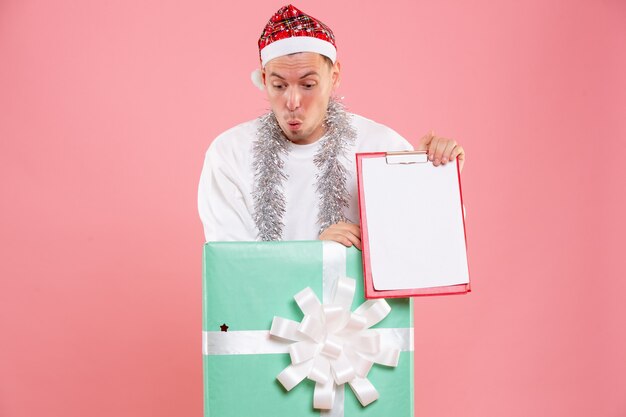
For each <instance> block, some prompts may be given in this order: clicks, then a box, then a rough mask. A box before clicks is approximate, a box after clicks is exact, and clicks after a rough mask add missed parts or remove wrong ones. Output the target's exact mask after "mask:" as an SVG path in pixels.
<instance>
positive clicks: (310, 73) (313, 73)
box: [300, 71, 319, 79]
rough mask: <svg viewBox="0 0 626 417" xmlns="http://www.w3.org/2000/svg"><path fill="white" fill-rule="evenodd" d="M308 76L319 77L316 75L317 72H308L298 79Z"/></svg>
mask: <svg viewBox="0 0 626 417" xmlns="http://www.w3.org/2000/svg"><path fill="white" fill-rule="evenodd" d="M310 75H319V74H318V73H317V71H309V72H307V73H306V74H304V75H303V76H302V77H300V79H303V78H306V77H308V76H310Z"/></svg>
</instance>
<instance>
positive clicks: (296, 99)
mask: <svg viewBox="0 0 626 417" xmlns="http://www.w3.org/2000/svg"><path fill="white" fill-rule="evenodd" d="M287 95H288V96H287V109H289V111H294V110H297V109H298V107H300V93H299V92H298V89H297V88H293V87H292V88H290V89H289V91H288V92H287Z"/></svg>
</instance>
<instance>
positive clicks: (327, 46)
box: [198, 5, 465, 249]
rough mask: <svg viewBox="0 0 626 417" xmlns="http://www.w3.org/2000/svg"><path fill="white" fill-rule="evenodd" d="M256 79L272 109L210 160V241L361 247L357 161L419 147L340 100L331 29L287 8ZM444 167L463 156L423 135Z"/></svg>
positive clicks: (204, 194) (269, 29) (232, 135)
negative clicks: (348, 108)
mask: <svg viewBox="0 0 626 417" xmlns="http://www.w3.org/2000/svg"><path fill="white" fill-rule="evenodd" d="M259 54H260V59H261V70H260V71H257V73H256V75H255V74H253V81H256V84H257V85H258V86H259V87H260V88H264V89H265V90H266V91H267V98H268V100H269V102H270V105H271V108H272V111H271V112H270V113H268V114H266V115H264V116H262V117H260V118H258V119H255V120H252V121H249V122H246V123H242V124H240V125H238V126H236V127H234V128H232V129H230V130H228V131H226V132H224V133H222V134H221V135H219V136H218V137H217V138H216V139H215V141H214V142H213V143H212V144H211V146H210V147H209V150H208V151H207V153H206V158H205V162H204V168H203V170H202V175H201V177H200V185H199V192H198V209H199V212H200V218H201V219H202V222H203V225H204V231H205V237H206V240H207V241H246V240H313V239H324V240H334V241H337V242H339V243H342V244H344V245H346V246H352V245H355V246H356V247H357V248H359V249H360V248H361V240H360V229H359V225H358V221H359V215H358V202H357V189H356V176H355V168H356V164H355V154H356V153H358V152H377V151H400V150H411V149H412V146H411V145H410V144H409V143H408V142H407V141H406V140H405V139H404V138H402V137H401V136H400V135H399V134H398V133H396V132H395V131H393V130H392V129H390V128H388V127H386V126H383V125H381V124H378V123H376V122H373V121H371V120H368V119H366V118H364V117H361V116H358V115H356V114H351V113H347V112H345V111H344V110H343V107H342V106H341V105H340V104H339V103H338V102H337V101H335V100H334V99H333V98H332V95H333V92H334V91H335V89H336V88H337V87H338V85H339V81H340V72H341V66H340V64H339V62H338V61H337V49H336V46H335V38H334V35H333V33H332V31H331V30H330V28H328V27H327V26H326V25H324V24H323V23H322V22H320V21H319V20H317V19H315V18H313V17H311V16H308V15H306V14H304V13H303V12H301V11H300V10H298V9H296V8H295V7H293V6H291V5H288V6H285V7H282V8H281V9H280V10H278V11H277V12H276V13H275V14H274V16H272V18H271V19H270V21H269V22H268V23H267V25H266V27H265V29H264V31H263V33H262V34H261V38H260V39H259ZM417 149H420V150H428V154H429V158H430V160H431V161H433V163H434V164H435V165H439V164H445V163H447V162H449V161H453V160H454V159H455V158H459V162H460V164H461V166H462V163H463V160H464V158H465V154H464V151H463V148H462V147H460V146H459V145H457V143H456V142H455V141H453V140H450V139H444V138H440V137H435V136H433V135H432V134H429V135H426V136H424V137H423V138H422V139H421V141H420V143H419V145H418V148H417Z"/></svg>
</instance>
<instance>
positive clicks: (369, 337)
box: [270, 277, 400, 410]
mask: <svg viewBox="0 0 626 417" xmlns="http://www.w3.org/2000/svg"><path fill="white" fill-rule="evenodd" d="M355 286H356V282H355V280H354V279H352V278H347V277H341V278H339V279H338V281H337V283H336V286H335V288H334V291H333V293H334V295H333V296H332V297H331V302H330V303H328V304H326V303H325V304H323V305H322V304H321V303H320V301H319V299H318V298H317V296H316V295H315V293H314V292H313V290H312V289H311V288H309V287H307V288H305V289H304V290H302V291H300V292H299V293H298V294H296V295H295V296H294V299H295V300H296V303H297V304H298V306H299V307H300V310H302V312H303V313H304V318H303V319H302V321H301V322H300V323H298V322H297V321H293V320H288V319H285V318H282V317H274V320H273V321H272V328H271V330H270V335H272V336H275V337H279V338H282V339H286V340H290V341H293V342H294V343H292V344H290V345H289V355H290V357H291V365H289V366H288V367H287V368H285V369H284V370H283V371H282V372H281V373H280V374H279V375H278V376H277V377H276V378H277V379H278V381H280V383H281V384H282V385H283V386H284V387H285V389H287V391H290V390H291V389H292V388H293V387H295V386H296V385H298V384H299V383H300V382H301V381H302V380H304V378H309V379H310V380H312V381H315V391H314V393H313V407H314V408H317V409H321V410H329V409H331V408H332V407H333V403H334V399H335V391H336V389H337V386H341V385H343V384H345V383H346V382H347V383H348V384H349V385H350V388H352V391H353V392H354V395H355V396H356V397H357V399H358V400H359V402H360V403H361V404H362V405H363V406H367V405H369V404H370V403H372V402H373V401H375V400H376V399H378V395H379V394H378V391H377V390H376V388H375V387H374V385H373V384H372V383H371V382H370V381H369V380H368V379H367V374H368V373H369V371H370V369H371V368H372V365H373V364H374V363H378V364H381V365H386V366H393V367H395V366H397V365H398V359H399V357H400V349H399V348H398V347H397V346H389V345H388V343H385V342H386V341H383V340H381V337H380V336H381V335H380V333H379V332H378V331H377V330H376V329H370V327H371V326H373V325H375V324H376V323H378V322H380V321H381V320H382V319H384V318H385V317H386V316H387V314H389V312H390V311H391V307H390V306H389V304H387V302H386V301H385V300H384V299H378V300H368V301H365V302H364V303H363V304H361V305H360V306H359V308H357V309H356V310H355V311H354V312H351V311H350V308H351V306H352V300H353V298H354V292H355Z"/></svg>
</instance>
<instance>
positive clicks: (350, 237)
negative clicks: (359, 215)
mask: <svg viewBox="0 0 626 417" xmlns="http://www.w3.org/2000/svg"><path fill="white" fill-rule="evenodd" d="M319 239H320V240H332V241H335V242H339V243H341V244H342V245H344V246H346V247H350V246H352V245H354V246H356V248H357V249H358V250H361V227H360V226H359V225H358V224H353V223H345V222H339V223H336V224H333V225H332V226H329V227H328V228H327V229H326V230H324V231H323V232H322V234H321V235H320V237H319Z"/></svg>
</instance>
